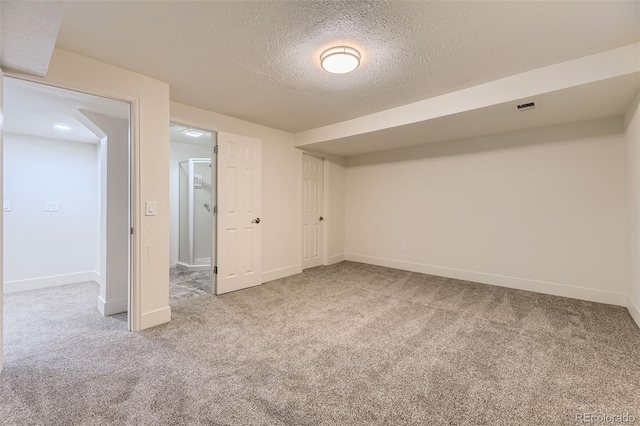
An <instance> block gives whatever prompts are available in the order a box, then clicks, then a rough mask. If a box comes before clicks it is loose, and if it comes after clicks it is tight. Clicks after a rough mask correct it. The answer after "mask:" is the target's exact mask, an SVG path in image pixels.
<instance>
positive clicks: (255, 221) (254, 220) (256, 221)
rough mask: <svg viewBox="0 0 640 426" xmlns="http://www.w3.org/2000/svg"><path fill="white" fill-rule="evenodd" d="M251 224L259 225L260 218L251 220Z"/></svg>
mask: <svg viewBox="0 0 640 426" xmlns="http://www.w3.org/2000/svg"><path fill="white" fill-rule="evenodd" d="M251 223H260V218H259V217H256V218H255V219H253V220H252V221H251Z"/></svg>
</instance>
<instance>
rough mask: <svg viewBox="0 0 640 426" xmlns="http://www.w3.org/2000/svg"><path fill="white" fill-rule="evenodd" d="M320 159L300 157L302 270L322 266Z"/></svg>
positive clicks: (307, 156) (304, 155)
mask: <svg viewBox="0 0 640 426" xmlns="http://www.w3.org/2000/svg"><path fill="white" fill-rule="evenodd" d="M322 169H323V167H322V159H321V158H316V157H312V156H311V155H307V154H303V155H302V269H306V268H312V267H314V266H320V265H322V240H323V238H322V221H323V220H324V218H323V217H322V204H323V203H322V201H323V195H324V192H323V190H322Z"/></svg>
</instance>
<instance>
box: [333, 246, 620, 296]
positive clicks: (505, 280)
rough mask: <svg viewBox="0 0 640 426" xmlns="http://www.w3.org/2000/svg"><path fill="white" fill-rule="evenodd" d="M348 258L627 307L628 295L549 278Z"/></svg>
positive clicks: (373, 258)
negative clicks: (553, 281)
mask: <svg viewBox="0 0 640 426" xmlns="http://www.w3.org/2000/svg"><path fill="white" fill-rule="evenodd" d="M345 257H346V260H350V261H353V262H360V263H368V264H371V265H378V266H386V267H388V268H395V269H402V270H405V271H411V272H419V273H423V274H429V275H437V276H440V277H447V278H455V279H458V280H465V281H473V282H477V283H482V284H490V285H496V286H500V287H508V288H514V289H518V290H526V291H532V292H535V293H543V294H550V295H553V296H562V297H569V298H572V299H579V300H587V301H589V302H598V303H607V304H609V305H617V306H627V303H628V301H627V299H628V297H627V295H626V294H624V293H616V292H613V291H605V290H596V289H592V288H586V287H576V286H571V285H566V284H558V283H552V282H547V281H537V280H530V279H526V278H516V277H507V276H504V275H493V274H485V273H482V272H474V271H465V270H462V269H454V268H446V267H442V266H434V265H426V264H422V263H413V262H405V261H402V260H393V259H383V258H378V257H372V256H365V255H360V254H351V253H347V254H346V256H345Z"/></svg>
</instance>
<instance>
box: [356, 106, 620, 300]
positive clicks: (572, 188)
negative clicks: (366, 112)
mask: <svg viewBox="0 0 640 426" xmlns="http://www.w3.org/2000/svg"><path fill="white" fill-rule="evenodd" d="M347 165H348V167H347V172H346V212H347V214H346V245H347V255H346V257H347V259H350V260H356V261H363V262H368V263H373V264H380V265H386V266H391V267H397V268H401V269H407V270H414V271H418V272H424V273H431V274H435V275H441V276H448V277H453V278H460V279H467V280H472V281H477V282H482V283H488V284H496V285H501V286H507V287H514V288H522V289H527V290H532V291H539V292H544V293H549V294H557V295H562V296H568V297H575V298H578V299H586V300H593V301H599V302H604V303H612V304H618V305H626V299H627V296H626V293H627V275H628V272H627V271H628V269H627V267H628V265H627V249H626V218H627V216H626V215H627V209H626V202H625V189H624V188H625V173H624V169H625V146H624V136H623V123H622V120H621V119H611V120H605V121H598V122H584V123H577V124H572V125H565V126H558V127H552V128H545V129H539V130H535V131H527V132H519V133H513V134H506V135H498V136H492V137H485V138H481V139H472V140H465V141H457V142H447V143H441V144H433V145H426V146H421V147H416V148H409V149H404V150H395V151H390V152H382V153H375V154H368V155H362V156H357V157H351V158H349V159H348V163H347ZM401 243H405V244H406V252H401V251H400V245H401Z"/></svg>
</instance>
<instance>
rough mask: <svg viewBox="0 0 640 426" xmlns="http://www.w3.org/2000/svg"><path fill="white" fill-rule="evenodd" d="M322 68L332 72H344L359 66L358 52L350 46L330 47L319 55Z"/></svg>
mask: <svg viewBox="0 0 640 426" xmlns="http://www.w3.org/2000/svg"><path fill="white" fill-rule="evenodd" d="M320 64H321V65H322V69H324V70H325V71H327V72H330V73H332V74H346V73H348V72H351V71H353V70H355V69H356V68H358V67H359V66H360V52H358V51H357V50H356V49H354V48H352V47H347V46H339V47H332V48H331V49H327V50H325V51H324V52H322V55H320Z"/></svg>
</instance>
